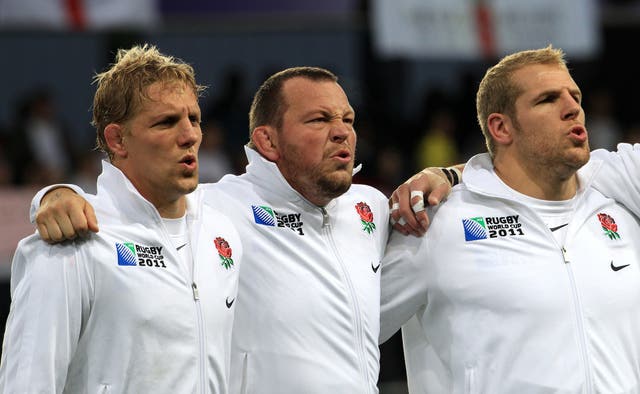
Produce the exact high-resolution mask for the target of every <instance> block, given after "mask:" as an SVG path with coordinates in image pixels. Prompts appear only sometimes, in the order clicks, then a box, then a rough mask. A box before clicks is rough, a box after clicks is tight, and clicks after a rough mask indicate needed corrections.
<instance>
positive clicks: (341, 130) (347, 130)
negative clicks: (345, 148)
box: [331, 119, 354, 143]
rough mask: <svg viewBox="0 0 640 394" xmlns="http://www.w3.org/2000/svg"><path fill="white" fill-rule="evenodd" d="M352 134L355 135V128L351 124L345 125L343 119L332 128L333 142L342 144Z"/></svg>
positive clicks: (337, 121)
mask: <svg viewBox="0 0 640 394" xmlns="http://www.w3.org/2000/svg"><path fill="white" fill-rule="evenodd" d="M351 133H354V131H353V127H351V125H350V124H346V123H344V122H343V121H342V120H341V119H339V120H336V121H335V122H334V124H332V126H331V141H333V142H337V143H342V142H344V141H345V140H346V139H347V138H349V136H350V135H351Z"/></svg>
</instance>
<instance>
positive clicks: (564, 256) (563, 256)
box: [560, 246, 570, 264]
mask: <svg viewBox="0 0 640 394" xmlns="http://www.w3.org/2000/svg"><path fill="white" fill-rule="evenodd" d="M560 251H562V258H563V259H564V263H565V264H569V263H570V261H569V257H568V256H567V250H566V249H565V248H564V246H563V247H562V248H560Z"/></svg>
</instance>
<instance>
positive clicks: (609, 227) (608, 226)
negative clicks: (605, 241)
mask: <svg viewBox="0 0 640 394" xmlns="http://www.w3.org/2000/svg"><path fill="white" fill-rule="evenodd" d="M598 220H600V225H601V226H602V229H603V230H604V233H605V234H607V236H608V237H609V239H619V238H620V234H618V225H617V224H616V221H615V220H613V218H612V217H611V216H609V215H607V214H606V213H599V214H598Z"/></svg>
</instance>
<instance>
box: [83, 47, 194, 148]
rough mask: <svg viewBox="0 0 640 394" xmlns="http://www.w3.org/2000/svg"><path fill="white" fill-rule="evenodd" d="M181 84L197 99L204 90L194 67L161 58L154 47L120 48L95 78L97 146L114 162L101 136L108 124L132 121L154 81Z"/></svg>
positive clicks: (172, 58)
mask: <svg viewBox="0 0 640 394" xmlns="http://www.w3.org/2000/svg"><path fill="white" fill-rule="evenodd" d="M174 81H178V82H184V83H185V84H186V85H187V86H188V87H190V88H191V89H192V90H193V92H194V94H195V95H196V97H200V96H201V94H202V92H203V91H204V89H205V87H204V86H200V85H198V84H197V83H196V79H195V71H194V70H193V67H191V66H190V65H189V64H187V63H185V62H184V61H182V60H180V59H177V58H174V57H172V56H167V55H163V54H162V53H160V51H158V49H157V48H156V47H155V46H153V45H148V44H144V45H142V46H140V45H136V46H133V47H132V48H130V49H119V50H118V52H117V54H116V58H115V62H114V63H113V64H111V65H110V67H109V68H108V69H107V70H106V71H104V72H102V73H98V74H96V75H95V77H94V79H93V82H94V83H95V84H96V85H97V90H96V93H95V95H94V97H93V120H92V122H91V124H92V125H93V126H94V127H95V128H96V131H97V138H96V147H97V149H99V150H102V151H103V152H106V153H107V155H108V156H109V160H110V161H112V160H113V153H112V152H111V151H110V150H109V147H108V146H107V143H106V141H105V137H104V129H105V128H106V127H107V125H109V124H111V123H119V124H121V123H124V122H126V121H128V120H129V119H131V118H133V117H134V116H135V114H136V113H137V111H138V110H139V107H140V105H141V103H142V102H143V100H145V99H148V98H149V97H148V92H147V91H146V88H147V87H149V86H150V85H152V84H154V83H156V82H174Z"/></svg>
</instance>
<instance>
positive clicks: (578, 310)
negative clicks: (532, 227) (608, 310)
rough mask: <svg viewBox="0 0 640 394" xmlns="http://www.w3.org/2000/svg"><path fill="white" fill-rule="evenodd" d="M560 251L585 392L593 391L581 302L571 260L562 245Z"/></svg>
mask: <svg viewBox="0 0 640 394" xmlns="http://www.w3.org/2000/svg"><path fill="white" fill-rule="evenodd" d="M560 251H561V252H562V260H563V261H564V266H565V268H566V270H567V276H568V277H569V282H570V283H571V293H572V294H573V301H574V302H573V305H574V311H575V319H576V323H577V324H578V333H579V335H580V341H579V346H580V355H581V356H582V362H583V363H584V375H585V376H584V378H585V382H584V385H585V393H587V394H588V393H593V392H594V391H593V381H592V379H593V376H592V373H591V361H590V359H589V353H588V352H587V342H588V341H587V338H586V332H585V327H584V316H583V314H582V302H581V301H580V296H579V294H578V288H577V285H576V281H575V277H574V275H573V270H572V269H571V264H570V263H571V260H570V259H569V256H568V254H567V250H566V249H565V247H564V246H563V247H562V248H560Z"/></svg>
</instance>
